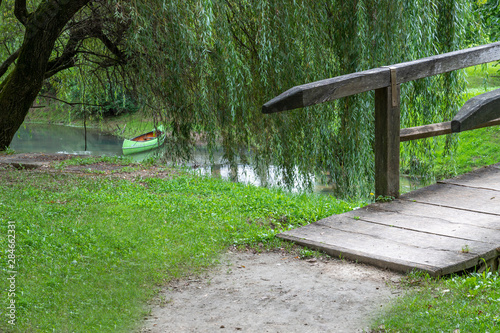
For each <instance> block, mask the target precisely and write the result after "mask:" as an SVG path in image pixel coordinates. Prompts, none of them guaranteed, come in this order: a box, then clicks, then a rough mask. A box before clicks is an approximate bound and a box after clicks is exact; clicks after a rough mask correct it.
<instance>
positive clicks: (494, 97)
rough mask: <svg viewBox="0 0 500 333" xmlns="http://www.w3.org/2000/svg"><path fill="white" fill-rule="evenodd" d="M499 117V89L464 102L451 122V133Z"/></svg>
mask: <svg viewBox="0 0 500 333" xmlns="http://www.w3.org/2000/svg"><path fill="white" fill-rule="evenodd" d="M499 116H500V89H496V90H493V91H490V92H487V93H484V94H481V95H478V96H476V97H473V98H471V99H469V100H468V101H467V102H465V104H464V106H462V108H461V109H460V111H458V113H457V114H456V116H455V117H454V118H453V120H452V122H451V130H452V132H453V133H458V132H462V131H466V130H469V129H472V128H475V127H477V126H478V125H481V124H483V123H485V122H488V121H491V120H494V119H497V118H498V117H499Z"/></svg>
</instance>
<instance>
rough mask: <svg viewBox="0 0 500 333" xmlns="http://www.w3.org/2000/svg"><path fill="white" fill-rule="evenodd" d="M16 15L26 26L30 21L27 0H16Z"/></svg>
mask: <svg viewBox="0 0 500 333" xmlns="http://www.w3.org/2000/svg"><path fill="white" fill-rule="evenodd" d="M14 15H16V17H17V19H18V20H19V22H21V23H22V24H23V25H24V26H25V25H26V23H27V21H28V9H27V8H26V0H16V4H15V6H14Z"/></svg>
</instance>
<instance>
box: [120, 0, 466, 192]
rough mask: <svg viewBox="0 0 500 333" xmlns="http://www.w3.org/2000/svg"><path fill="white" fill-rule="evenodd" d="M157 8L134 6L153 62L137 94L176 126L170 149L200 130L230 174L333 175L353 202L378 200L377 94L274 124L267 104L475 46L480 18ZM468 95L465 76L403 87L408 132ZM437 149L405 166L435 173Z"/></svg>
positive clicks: (421, 6)
mask: <svg viewBox="0 0 500 333" xmlns="http://www.w3.org/2000/svg"><path fill="white" fill-rule="evenodd" d="M152 3H154V4H155V5H151V3H148V6H147V7H146V6H144V7H142V6H141V5H139V4H137V6H138V7H134V10H133V12H134V13H135V15H136V17H135V19H134V20H133V24H132V25H133V28H132V30H131V31H132V35H131V36H130V39H129V42H130V43H131V44H130V45H129V49H131V50H134V52H140V54H141V55H143V56H135V57H133V59H134V62H133V64H132V66H134V67H135V68H149V69H150V70H148V71H141V72H140V75H139V76H137V77H136V79H137V80H138V81H139V84H138V89H139V90H140V91H141V92H142V95H143V96H144V95H147V94H148V95H149V96H151V98H152V99H149V100H148V102H149V104H150V105H154V106H155V108H156V110H157V113H158V114H160V115H161V118H162V119H164V120H165V121H167V122H168V123H169V124H170V125H171V129H172V133H173V137H174V138H175V139H176V140H172V141H170V143H171V144H172V146H173V147H172V149H171V151H178V149H177V150H176V149H174V148H175V147H179V144H180V147H183V148H185V147H187V145H186V143H187V142H189V139H190V138H191V136H190V134H192V133H193V131H201V132H203V133H204V134H205V136H206V139H207V141H208V143H209V147H211V148H214V147H216V146H217V145H218V143H219V140H220V142H222V146H223V148H224V151H225V157H226V159H227V160H228V161H229V163H230V164H235V163H237V161H238V157H239V158H244V159H247V158H249V155H250V158H251V159H252V162H253V163H254V165H255V167H256V168H257V169H259V170H266V166H267V165H269V164H274V165H276V166H278V168H279V170H280V171H281V172H282V174H283V176H284V180H285V182H287V183H288V184H290V183H293V181H294V180H295V179H296V178H297V176H298V175H302V176H305V177H306V178H307V177H308V175H311V174H321V173H325V172H327V173H328V174H329V175H331V176H330V177H331V181H332V182H334V183H335V184H336V186H337V189H338V193H339V194H342V195H344V196H354V195H363V194H368V193H370V191H373V168H374V166H373V165H374V163H373V152H372V145H373V131H374V125H373V109H374V106H373V96H372V94H371V93H365V94H360V95H357V96H352V97H349V98H344V99H342V100H339V101H336V102H333V103H328V104H325V105H319V106H316V107H310V108H306V109H303V110H295V111H289V112H285V113H281V114H273V115H263V114H261V113H260V108H261V105H262V104H263V103H264V102H266V101H267V100H268V99H270V98H272V97H274V96H276V95H277V94H279V93H281V92H282V91H284V90H286V89H288V88H291V87H292V86H295V85H299V84H303V83H306V82H312V81H315V80H319V79H324V78H329V77H334V76H338V75H342V74H347V73H352V72H356V71H361V70H365V69H369V68H374V67H378V66H384V65H390V64H394V63H398V62H403V61H409V60H414V59H418V58H422V57H425V56H430V55H434V54H438V53H444V52H448V51H453V50H458V49H461V48H465V47H466V46H467V45H465V38H464V36H465V35H466V34H467V32H470V24H474V23H473V22H472V21H473V20H474V18H475V17H476V16H474V15H473V14H472V12H471V8H472V4H471V2H470V1H464V0H457V1H444V0H438V1H431V2H429V1H403V0H400V1H388V0H387V1H384V0H376V1H375V0H371V1H366V0H358V1H347V2H346V1H330V2H328V3H325V2H310V1H293V2H292V1H285V2H283V1H273V0H268V1H261V0H259V1H257V0H247V1H238V2H235V1H229V0H214V1H193V2H190V3H189V4H186V3H185V2H181V1H172V2H170V3H169V4H168V5H167V4H165V5H164V6H163V7H162V8H161V10H160V11H154V10H153V9H152V8H160V5H161V4H162V2H161V1H157V2H156V3H155V2H154V1H153V2H152ZM471 22H472V23H471ZM136 45H140V48H136V47H134V46H136ZM463 87H464V79H463V75H462V73H460V72H456V73H451V74H446V75H443V76H441V77H436V78H430V79H424V80H420V81H417V82H412V83H408V84H406V85H404V86H403V87H402V94H403V96H402V100H403V108H402V126H403V127H408V126H415V125H423V124H426V123H433V122H440V121H445V120H450V118H451V117H452V116H453V115H454V114H455V113H456V112H457V111H458V109H459V106H460V105H461V103H462V100H461V97H460V96H461V93H460V92H461V89H463ZM175 144H177V146H176V145H175ZM452 146H453V139H452V138H450V139H449V140H448V141H447V148H450V147H452ZM434 148H435V143H434V141H433V140H423V141H420V142H415V143H411V144H408V145H406V146H405V147H404V149H403V154H402V156H403V165H404V167H405V168H406V169H408V170H409V171H415V170H418V171H420V173H427V172H430V170H431V168H430V167H431V163H430V162H429V158H430V152H431V150H433V149H434ZM248 150H249V151H250V154H249V155H248V154H247V152H248ZM445 151H446V152H448V151H449V149H446V150H445ZM182 152H183V153H185V152H186V151H185V150H182ZM264 172H265V171H264Z"/></svg>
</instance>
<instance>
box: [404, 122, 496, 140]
mask: <svg viewBox="0 0 500 333" xmlns="http://www.w3.org/2000/svg"><path fill="white" fill-rule="evenodd" d="M496 125H500V118H497V119H493V120H490V121H488V122H485V123H483V124H479V125H477V126H475V127H473V128H469V129H467V131H469V130H473V129H478V128H483V127H490V126H496ZM464 131H466V130H463V131H462V132H464ZM451 133H453V132H452V131H451V121H446V122H444V123H437V124H430V125H423V126H416V127H408V128H402V129H401V131H400V136H399V139H400V141H401V142H405V141H411V140H418V139H425V138H430V137H433V136H439V135H445V134H451Z"/></svg>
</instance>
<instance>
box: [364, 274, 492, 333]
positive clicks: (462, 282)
mask: <svg viewBox="0 0 500 333" xmlns="http://www.w3.org/2000/svg"><path fill="white" fill-rule="evenodd" d="M408 279H409V280H413V283H414V281H415V278H414V276H413V277H412V276H410V277H409V278H408ZM417 280H418V281H420V283H421V285H419V286H417V287H416V288H413V289H412V290H411V291H410V292H409V293H408V294H407V295H405V296H404V297H403V298H400V299H398V300H397V302H396V303H395V304H394V305H393V306H392V307H391V308H390V309H389V310H388V312H387V313H386V314H385V315H384V317H383V319H379V320H377V322H376V324H375V325H374V329H373V331H372V332H419V333H420V332H432V333H434V332H454V333H459V332H474V333H475V332H499V331H500V276H499V275H498V274H492V273H491V272H483V273H473V274H468V275H464V276H453V277H451V278H447V279H441V280H439V279H438V280H436V279H431V278H429V277H426V276H421V277H420V279H417ZM413 283H412V284H411V285H413Z"/></svg>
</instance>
